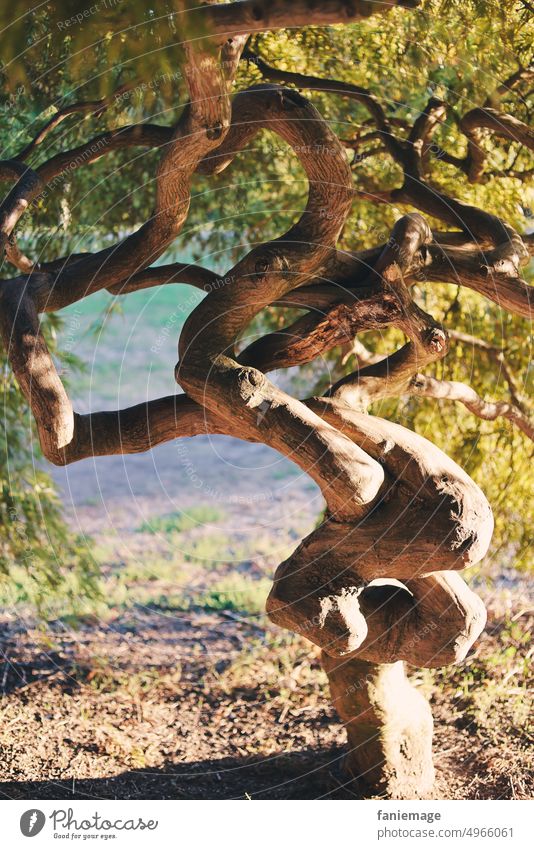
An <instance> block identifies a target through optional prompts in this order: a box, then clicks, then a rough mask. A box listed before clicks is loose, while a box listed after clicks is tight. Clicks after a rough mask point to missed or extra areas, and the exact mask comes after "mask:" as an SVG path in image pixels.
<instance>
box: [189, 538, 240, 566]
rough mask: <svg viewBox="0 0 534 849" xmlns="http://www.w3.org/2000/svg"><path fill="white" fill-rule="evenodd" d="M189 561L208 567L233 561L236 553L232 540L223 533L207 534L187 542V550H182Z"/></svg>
mask: <svg viewBox="0 0 534 849" xmlns="http://www.w3.org/2000/svg"><path fill="white" fill-rule="evenodd" d="M182 556H183V558H184V560H185V561H186V562H187V563H196V564H199V565H202V566H206V567H214V566H218V565H220V564H221V563H233V562H234V561H235V560H236V555H235V554H234V553H233V552H232V543H231V540H230V539H229V538H228V537H226V536H223V535H222V534H207V535H204V536H201V537H198V539H192V540H189V541H188V542H187V551H183V552H182Z"/></svg>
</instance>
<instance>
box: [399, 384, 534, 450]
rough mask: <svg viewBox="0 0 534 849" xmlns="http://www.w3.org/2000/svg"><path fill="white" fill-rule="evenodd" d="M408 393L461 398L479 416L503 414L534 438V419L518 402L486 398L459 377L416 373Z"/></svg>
mask: <svg viewBox="0 0 534 849" xmlns="http://www.w3.org/2000/svg"><path fill="white" fill-rule="evenodd" d="M407 394H409V395H417V396H418V397H422V398H436V399H438V400H445V401H459V402H460V403H461V404H463V405H464V407H467V409H468V410H469V411H470V412H471V413H473V414H474V415H475V416H478V418H479V419H485V420H486V421H491V422H492V421H495V419H497V418H499V417H502V418H505V419H508V421H510V422H512V424H515V425H516V426H517V427H518V428H519V429H520V430H522V431H523V433H524V434H526V436H528V438H529V439H531V440H532V441H533V442H534V422H532V421H531V419H529V418H528V416H526V415H525V413H524V411H523V410H522V409H521V408H520V407H518V406H517V404H510V403H508V402H507V401H484V400H483V399H482V398H481V397H480V395H478V394H477V393H476V392H475V390H474V389H472V388H471V386H468V385H467V384H465V383H460V382H458V381H456V380H437V379H436V378H435V377H426V376H425V375H424V374H416V375H414V377H413V378H412V380H411V382H410V384H409V386H408V389H407Z"/></svg>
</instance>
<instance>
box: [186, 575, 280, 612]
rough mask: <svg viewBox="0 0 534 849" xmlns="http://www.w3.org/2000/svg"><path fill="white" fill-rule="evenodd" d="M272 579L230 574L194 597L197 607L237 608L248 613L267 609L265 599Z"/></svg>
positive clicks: (236, 609)
mask: <svg viewBox="0 0 534 849" xmlns="http://www.w3.org/2000/svg"><path fill="white" fill-rule="evenodd" d="M271 585H272V581H269V580H268V579H267V578H261V579H260V580H256V581H254V580H252V579H251V578H248V577H247V576H245V575H229V576H228V577H227V578H223V579H221V580H220V581H217V582H216V583H214V584H213V586H212V587H210V589H209V590H207V591H206V592H205V593H202V594H200V595H198V596H195V597H194V598H193V603H194V604H195V606H197V607H202V608H204V609H205V610H235V611H239V612H242V613H248V614H259V613H263V612H264V611H265V599H266V598H267V595H268V593H269V590H270V588H271Z"/></svg>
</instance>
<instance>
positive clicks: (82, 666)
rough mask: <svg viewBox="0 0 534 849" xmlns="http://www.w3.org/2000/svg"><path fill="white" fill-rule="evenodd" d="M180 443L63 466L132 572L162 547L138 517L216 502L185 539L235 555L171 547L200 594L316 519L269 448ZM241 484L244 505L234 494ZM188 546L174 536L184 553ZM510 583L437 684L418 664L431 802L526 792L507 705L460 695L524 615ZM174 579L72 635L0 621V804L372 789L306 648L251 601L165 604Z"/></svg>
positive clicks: (72, 502)
mask: <svg viewBox="0 0 534 849" xmlns="http://www.w3.org/2000/svg"><path fill="white" fill-rule="evenodd" d="M184 442H185V443H187V444H186V448H185V449H181V450H182V453H181V454H180V453H179V452H178V453H177V451H178V449H177V446H176V444H174V445H171V446H166V447H164V448H160V449H158V450H157V451H155V452H152V453H151V454H149V455H143V456H140V457H128V458H121V457H115V458H106V459H102V460H90V461H84V462H83V463H79V464H76V465H74V466H73V467H70V468H69V469H66V470H59V471H58V472H57V474H56V479H57V481H58V484H59V485H60V487H61V490H62V492H63V497H64V501H65V503H66V506H67V509H68V511H69V520H70V523H71V525H72V527H73V528H75V529H76V530H78V531H81V532H82V533H84V534H86V535H92V538H93V540H96V544H104V543H105V544H106V545H109V544H110V543H113V544H115V545H116V546H118V547H120V550H121V552H122V555H121V556H122V557H123V558H124V560H125V563H126V565H128V564H131V563H132V562H134V563H138V564H142V562H143V560H144V559H145V558H146V557H147V551H148V549H149V548H150V554H151V556H153V554H154V549H158V546H159V547H160V548H161V551H162V553H164V550H165V546H166V545H168V544H169V542H168V540H166V539H165V538H160V537H158V536H157V535H147V534H143V533H140V532H139V527H140V526H141V525H142V523H143V522H144V521H146V520H147V519H149V518H150V517H151V516H154V515H166V514H169V513H170V512H172V511H175V510H177V509H181V510H183V509H186V508H187V506H188V505H193V504H197V505H198V504H211V505H212V506H213V505H216V506H217V507H218V508H221V509H223V510H224V521H223V520H221V521H220V522H219V523H217V522H215V525H216V527H215V528H214V527H213V524H212V525H210V526H209V527H208V526H206V527H202V528H200V529H196V530H195V531H194V532H193V534H192V537H191V539H193V540H198V539H199V538H200V537H202V535H205V536H207V535H209V534H211V535H213V534H214V533H221V532H224V533H225V534H228V536H229V537H231V538H232V539H234V538H237V539H238V541H239V544H240V546H241V549H240V554H239V558H237V559H238V560H239V563H237V562H236V563H235V564H228V563H226V564H224V565H223V564H215V566H214V565H213V564H211V566H210V568H207V567H206V569H200V570H199V568H198V564H197V565H194V564H193V565H192V564H191V563H190V562H189V561H187V557H185V555H184V556H183V557H182V555H183V554H184V551H183V550H182V551H181V552H180V551H178V554H177V556H178V557H181V558H182V560H183V563H182V572H181V577H180V582H181V583H180V587H183V581H184V575H185V576H186V581H187V580H189V578H190V580H191V583H192V584H193V583H195V582H196V584H195V586H198V588H199V589H200V590H201V589H202V588H209V586H210V581H212V580H214V576H215V577H216V578H217V579H218V578H220V576H221V575H224V574H226V573H228V574H231V573H233V572H234V571H235V570H236V569H237V570H238V571H240V573H245V574H246V575H248V576H252V577H254V576H255V575H258V576H259V577H261V576H265V575H269V574H272V571H273V570H274V567H275V566H276V563H277V562H278V561H279V560H280V559H282V556H283V554H282V552H283V551H284V550H285V548H286V547H287V546H288V545H291V544H292V545H293V546H294V545H295V544H296V543H297V542H298V541H299V539H300V538H301V537H302V535H303V534H304V533H306V532H307V531H308V530H309V529H310V528H311V527H312V526H313V523H314V521H315V520H316V517H317V515H318V513H319V511H320V509H321V505H322V502H321V498H320V493H319V492H318V491H317V489H316V488H315V486H314V485H313V484H311V483H310V481H309V479H308V478H306V477H305V476H302V475H300V474H299V473H298V470H295V467H293V466H292V465H291V464H290V463H289V462H288V461H286V460H285V459H283V458H280V457H279V455H277V454H275V453H274V452H272V451H270V450H269V449H267V448H265V447H263V446H247V449H246V451H244V450H243V445H242V444H241V443H238V442H236V441H234V440H229V439H225V438H220V439H217V440H215V441H213V440H208V439H207V438H205V439H204V438H203V439H199V440H195V441H193V440H185V441H184ZM243 466H245V468H243ZM191 469H193V472H191ZM192 475H195V476H196V479H197V480H198V481H200V483H199V484H198V485H197V484H196V483H193V479H192ZM238 482H239V486H240V492H241V493H242V495H243V496H244V498H243V500H241V501H237V500H235V501H232V493H234V492H235V491H236V483H238ZM219 525H220V527H219ZM260 538H261V539H264V538H267V539H268V540H269V541H270V544H271V547H270V548H269V549H268V551H267V554H266V555H265V556H264V557H263V558H262V559H261V562H260V560H259V559H258V558H257V556H256V555H255V551H256V550H257V547H258V539H260ZM91 544H95V543H94V542H92V543H91ZM187 544H188V543H187V540H186V541H184V542H183V543H180V545H182V547H183V548H184V550H185V547H186V545H187ZM172 545H174V546H175V547H176V545H177V543H176V539H175V538H173V542H172ZM178 547H179V546H178ZM124 552H127V554H126V555H125V554H124ZM175 553H176V552H175ZM188 576H189V578H188ZM152 583H154V582H152ZM156 584H157V582H156ZM505 584H506V582H504V581H501V582H500V583H494V584H493V585H488V586H486V587H484V586H483V585H482V584H481V592H482V593H483V594H484V596H485V600H486V601H487V603H488V606H489V608H490V612H491V617H490V624H489V628H488V630H487V631H486V633H485V634H484V636H483V637H482V638H481V640H480V641H479V643H478V645H477V647H476V649H475V650H474V652H473V654H472V655H471V657H470V658H469V659H468V661H467V662H466V664H465V667H464V668H463V669H461V670H453V671H448V670H444V671H443V672H440V673H438V675H437V677H435V678H433V679H431V678H430V677H429V676H427V675H425V674H421V673H420V672H418V671H417V670H414V671H413V678H414V683H416V684H417V685H418V686H421V687H422V688H423V690H424V691H425V692H426V693H427V695H428V697H429V698H430V700H431V703H432V709H433V714H434V719H435V740H434V752H435V764H436V768H437V773H438V779H437V784H436V792H435V797H436V798H446V799H465V798H485V799H487V798H491V799H497V798H499V799H500V798H530V797H531V796H532V789H533V785H532V780H531V776H529V773H528V765H529V764H528V757H527V749H528V743H529V738H528V736H527V735H526V732H525V731H524V730H520V729H518V728H517V727H514V725H513V724H512V723H513V722H515V720H513V719H509V718H508V717H507V715H506V710H505V708H503V709H502V710H501V713H500V716H501V720H499V721H502V724H501V725H500V726H499V727H495V722H497V720H494V719H492V720H491V722H485V721H484V717H483V716H481V715H480V711H479V712H478V713H477V712H476V710H474V709H473V705H472V703H471V702H470V701H469V699H470V696H471V695H472V694H470V693H469V692H468V690H469V687H471V686H473V687H481V688H484V687H488V686H490V684H491V682H492V681H493V679H492V676H491V675H489V676H486V677H484V680H481V681H479V680H478V678H477V676H478V677H480V675H481V672H480V670H486V671H487V670H488V669H490V670H491V669H492V668H493V667H492V664H494V665H496V664H498V658H499V652H500V651H501V649H502V647H503V645H504V643H503V639H504V637H503V635H506V634H508V633H509V630H506V629H507V628H508V629H509V625H507V623H509V622H510V621H511V620H514V621H516V622H518V623H522V622H523V621H524V619H525V615H526V614H525V611H526V608H527V606H528V605H527V602H526V597H525V592H526V584H525V582H524V581H523V579H521V578H519V577H515V576H514V577H513V578H511V579H510V580H509V581H508V584H510V585H505ZM162 586H163V585H162ZM133 588H134V587H133V583H132V591H133ZM155 589H158V586H156V587H155ZM159 589H161V587H160V588H159ZM173 589H176V587H172V586H171V587H169V586H168V582H167V584H165V586H164V590H165V592H163V593H162V592H159V590H158V592H155V593H154V595H153V597H152V598H151V600H149V601H147V602H144V603H135V604H132V605H130V606H123V607H121V608H117V610H116V611H115V612H114V613H113V615H111V616H110V617H109V618H108V619H106V620H104V619H100V620H96V621H95V620H91V619H88V620H87V621H82V622H78V623H76V626H75V627H73V626H72V625H70V624H67V623H66V622H65V621H64V620H57V621H55V622H50V623H48V624H47V626H46V627H43V626H40V625H38V623H36V622H35V621H34V620H33V619H31V618H25V614H24V613H21V612H20V611H16V610H13V611H7V612H6V613H5V614H4V615H3V618H2V621H1V622H0V648H1V652H2V663H1V664H0V693H1V700H0V747H1V751H2V760H1V767H0V796H1V797H3V798H13V799H39V798H43V799H44V798H53V799H87V798H95V799H110V798H111V799H113V798H120V799H137V798H139V799H148V798H154V799H219V798H224V799H227V798H230V799H246V798H253V799H311V798H313V799H330V798H340V799H347V798H362V797H365V796H368V795H369V793H368V791H367V790H366V788H365V786H364V785H358V786H356V785H354V783H351V784H349V783H347V782H346V781H345V779H344V778H343V772H342V768H341V767H342V758H343V755H344V746H345V738H344V732H343V728H342V726H341V724H340V723H339V721H338V719H337V717H336V716H335V713H334V711H333V709H332V707H331V706H330V704H329V701H328V693H327V687H326V682H325V677H324V674H323V673H322V670H321V669H320V665H319V662H318V658H317V654H316V652H315V650H314V649H313V647H311V646H310V645H309V644H308V643H306V642H305V641H303V640H301V639H300V638H297V637H293V636H291V635H288V634H285V633H284V632H282V631H280V630H277V629H275V628H274V627H272V626H270V625H269V624H268V623H267V622H266V621H265V618H264V617H263V616H261V615H255V614H254V613H251V612H250V611H249V612H246V611H245V612H243V611H239V610H236V609H206V608H205V607H202V606H199V605H195V604H192V605H191V607H190V609H178V607H177V606H176V605H173V604H170V603H169V604H166V602H165V599H168V598H169V597H171V595H170V594H171V592H172V590H173ZM158 599H159V601H158ZM521 627H523V626H521ZM521 634H523V630H521ZM506 639H509V638H508V637H506ZM510 639H511V638H510ZM518 645H523V643H522V638H518ZM518 651H519V649H518ZM494 658H497V661H495V660H494ZM514 663H515V661H514ZM510 668H511V667H510ZM514 669H515V667H514ZM484 674H485V675H486V673H484ZM508 674H509V672H508V671H501V670H499V669H497V671H496V672H495V678H496V679H498V680H499V681H501V682H502V681H503V680H504V679H505V678H506V676H507V675H508ZM514 676H515V677H514ZM466 682H467V683H466ZM488 682H489V683H488ZM516 682H519V683H518V687H520V686H522V685H521V678H518V677H517V670H515V671H513V674H511V675H510V676H509V678H508V681H507V682H505V684H506V686H511V685H512V684H514V685H515V683H516ZM466 688H467V689H466ZM478 692H479V691H478V690H477V693H478ZM480 692H482V690H481V691H480ZM499 692H500V691H499ZM490 698H491V696H490ZM499 698H500V696H499V693H497V695H496V700H497V701H498V699H499ZM517 698H518V700H521V699H522V698H523V696H522V694H521V695H520V696H519V695H518V696H517ZM477 704H478V703H477ZM503 704H504V702H503ZM514 709H515V708H514ZM499 710H500V709H499ZM492 716H493V715H492ZM514 716H515V714H514ZM492 723H493V725H492ZM530 742H531V738H530Z"/></svg>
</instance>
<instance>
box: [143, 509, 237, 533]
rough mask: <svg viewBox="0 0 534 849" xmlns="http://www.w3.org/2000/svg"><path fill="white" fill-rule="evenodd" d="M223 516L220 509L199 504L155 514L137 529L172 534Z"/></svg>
mask: <svg viewBox="0 0 534 849" xmlns="http://www.w3.org/2000/svg"><path fill="white" fill-rule="evenodd" d="M223 518H224V514H223V513H222V511H221V510H217V509H216V508H214V507H210V506H208V505H202V504H199V505H198V506H196V507H190V508H189V509H188V510H180V511H178V512H176V513H168V514H167V515H165V516H155V517H154V518H152V519H150V520H149V521H148V522H143V524H142V525H141V526H140V527H139V529H138V530H139V531H140V532H145V533H150V534H172V533H178V532H180V531H189V530H191V528H196V527H198V526H199V525H206V524H211V523H212V522H218V521H221V520H222V519H223Z"/></svg>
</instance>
